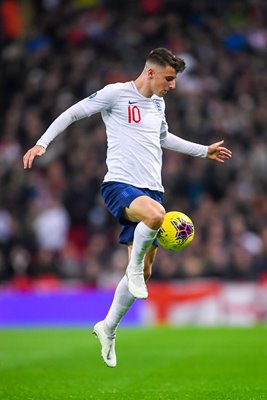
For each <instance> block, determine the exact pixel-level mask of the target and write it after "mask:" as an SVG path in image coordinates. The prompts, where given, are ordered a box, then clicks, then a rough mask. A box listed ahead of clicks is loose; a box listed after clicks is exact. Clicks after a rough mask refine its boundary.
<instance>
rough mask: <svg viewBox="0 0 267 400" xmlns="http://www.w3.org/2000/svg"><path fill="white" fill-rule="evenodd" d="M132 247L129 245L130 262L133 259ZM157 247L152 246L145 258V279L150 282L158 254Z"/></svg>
mask: <svg viewBox="0 0 267 400" xmlns="http://www.w3.org/2000/svg"><path fill="white" fill-rule="evenodd" d="M132 247H133V246H132V245H128V257H129V260H130V257H131V252H132ZM157 250H158V248H157V246H155V245H154V244H152V245H151V246H150V248H149V249H148V251H147V252H146V255H145V258H144V277H145V280H148V279H149V278H150V276H151V274H152V267H153V263H154V260H155V257H156V254H157Z"/></svg>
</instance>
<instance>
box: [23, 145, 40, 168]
mask: <svg viewBox="0 0 267 400" xmlns="http://www.w3.org/2000/svg"><path fill="white" fill-rule="evenodd" d="M44 153H45V148H44V147H43V146H40V145H35V146H33V147H32V148H31V149H30V150H28V151H27V153H25V155H24V157H23V166H24V168H25V169H26V168H31V167H32V163H33V160H34V159H35V157H36V156H42V155H43V154H44Z"/></svg>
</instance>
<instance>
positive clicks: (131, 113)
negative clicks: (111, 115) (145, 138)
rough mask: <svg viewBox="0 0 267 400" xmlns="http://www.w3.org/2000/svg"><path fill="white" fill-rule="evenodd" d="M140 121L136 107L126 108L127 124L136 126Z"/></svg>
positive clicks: (138, 109) (139, 114)
mask: <svg viewBox="0 0 267 400" xmlns="http://www.w3.org/2000/svg"><path fill="white" fill-rule="evenodd" d="M140 121H141V113H140V108H139V107H138V106H128V122H129V124H131V123H132V122H135V123H136V124H138V123H139V122H140Z"/></svg>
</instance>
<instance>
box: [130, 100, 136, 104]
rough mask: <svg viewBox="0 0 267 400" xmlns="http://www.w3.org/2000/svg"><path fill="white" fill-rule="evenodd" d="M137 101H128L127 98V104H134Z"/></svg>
mask: <svg viewBox="0 0 267 400" xmlns="http://www.w3.org/2000/svg"><path fill="white" fill-rule="evenodd" d="M136 103H137V101H130V100H129V104H136Z"/></svg>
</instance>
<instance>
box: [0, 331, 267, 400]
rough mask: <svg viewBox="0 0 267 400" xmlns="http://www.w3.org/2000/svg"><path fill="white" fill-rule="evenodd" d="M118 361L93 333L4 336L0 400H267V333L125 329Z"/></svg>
mask: <svg viewBox="0 0 267 400" xmlns="http://www.w3.org/2000/svg"><path fill="white" fill-rule="evenodd" d="M117 356H118V366H117V368H115V369H110V368H107V367H106V366H105V365H104V363H103V362H102V359H101V358H100V346H99V343H98V341H97V340H96V339H95V337H94V336H93V335H91V333H90V330H87V329H35V330H33V329H31V330H28V329H25V330H23V329H20V330H0V399H1V400H88V399H96V400H98V399H108V400H109V399H111V400H113V399H114V400H118V399H119V400H121V399H125V400H148V399H149V400H161V399H162V400H168V399H175V400H191V399H192V400H198V399H201V400H210V399H214V400H230V399H231V400H261V399H267V328H266V327H255V328H170V327H164V328H138V329H123V328H122V329H120V331H119V333H118V337H117Z"/></svg>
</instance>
